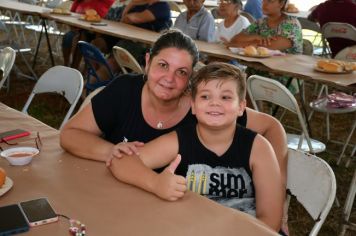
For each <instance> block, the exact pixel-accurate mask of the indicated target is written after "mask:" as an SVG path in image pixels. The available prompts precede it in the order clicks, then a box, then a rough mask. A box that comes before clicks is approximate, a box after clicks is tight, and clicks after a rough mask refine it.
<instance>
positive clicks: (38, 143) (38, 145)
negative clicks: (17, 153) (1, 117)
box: [0, 132, 42, 151]
mask: <svg viewBox="0 0 356 236" xmlns="http://www.w3.org/2000/svg"><path fill="white" fill-rule="evenodd" d="M32 139H34V142H35V145H36V148H37V149H38V151H41V148H42V140H41V136H40V133H39V132H37V133H36V137H35V138H32ZM1 142H3V143H5V144H7V145H18V144H19V143H13V142H9V141H6V140H5V139H1ZM26 142H27V140H26ZM0 150H1V151H4V149H3V148H2V147H1V146H0Z"/></svg>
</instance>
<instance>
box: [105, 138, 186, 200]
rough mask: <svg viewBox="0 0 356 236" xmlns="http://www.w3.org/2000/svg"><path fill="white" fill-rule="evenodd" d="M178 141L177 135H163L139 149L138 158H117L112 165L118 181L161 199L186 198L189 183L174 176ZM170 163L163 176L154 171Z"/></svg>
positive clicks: (176, 164)
mask: <svg viewBox="0 0 356 236" xmlns="http://www.w3.org/2000/svg"><path fill="white" fill-rule="evenodd" d="M177 152H178V140H177V135H176V133H175V132H172V133H169V134H167V135H163V136H161V137H159V138H157V139H155V140H153V141H151V142H149V143H147V144H146V145H145V146H144V147H143V148H141V149H140V154H139V156H124V157H123V158H120V159H117V158H116V159H114V160H113V161H112V164H111V166H110V170H111V172H112V174H113V175H114V176H115V177H116V178H117V179H119V180H121V181H123V182H125V183H128V184H132V185H134V186H137V187H139V188H142V189H144V190H146V191H148V192H151V193H154V194H156V195H157V196H158V197H160V198H162V199H166V200H169V201H175V200H177V199H179V198H181V197H183V195H184V192H185V191H186V181H185V178H184V177H182V176H178V175H175V174H174V171H175V169H176V168H177V166H178V165H179V163H180V160H181V157H180V155H177ZM167 164H169V166H168V167H167V168H166V169H165V170H164V171H163V172H161V173H160V174H158V173H156V172H154V171H153V170H152V168H159V167H163V166H166V165H167Z"/></svg>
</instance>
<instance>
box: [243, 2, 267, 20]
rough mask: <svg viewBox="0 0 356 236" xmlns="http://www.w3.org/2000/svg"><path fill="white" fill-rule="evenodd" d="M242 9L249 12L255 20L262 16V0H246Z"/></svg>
mask: <svg viewBox="0 0 356 236" xmlns="http://www.w3.org/2000/svg"><path fill="white" fill-rule="evenodd" d="M244 11H245V12H247V13H250V14H251V15H252V16H253V17H254V18H255V19H256V20H258V19H261V18H262V17H263V12H262V0H247V1H246V3H245V6H244Z"/></svg>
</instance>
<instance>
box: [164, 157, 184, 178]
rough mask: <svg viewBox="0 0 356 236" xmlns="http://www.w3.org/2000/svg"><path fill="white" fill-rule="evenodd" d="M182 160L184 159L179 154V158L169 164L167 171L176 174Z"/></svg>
mask: <svg viewBox="0 0 356 236" xmlns="http://www.w3.org/2000/svg"><path fill="white" fill-rule="evenodd" d="M181 160H182V157H181V155H180V154H178V155H177V157H176V158H175V159H174V160H173V161H172V162H171V163H170V164H169V166H167V167H166V170H167V171H169V172H170V173H171V174H174V172H175V171H176V169H177V167H178V165H179V163H180V161H181Z"/></svg>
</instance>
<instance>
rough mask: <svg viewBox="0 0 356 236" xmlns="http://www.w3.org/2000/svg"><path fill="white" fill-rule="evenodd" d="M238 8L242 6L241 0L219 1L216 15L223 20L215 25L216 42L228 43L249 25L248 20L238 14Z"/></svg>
mask: <svg viewBox="0 0 356 236" xmlns="http://www.w3.org/2000/svg"><path fill="white" fill-rule="evenodd" d="M240 6H242V3H241V0H222V1H220V4H219V8H218V13H219V16H221V17H222V18H223V19H224V20H223V21H222V22H220V23H219V24H218V25H217V29H216V31H215V41H216V42H224V43H225V42H230V40H231V38H232V37H234V36H235V35H237V34H239V33H240V32H241V31H242V30H243V29H245V28H247V27H248V26H249V25H250V22H249V20H248V19H247V18H246V17H244V16H242V15H240V14H239V12H240Z"/></svg>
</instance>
